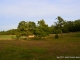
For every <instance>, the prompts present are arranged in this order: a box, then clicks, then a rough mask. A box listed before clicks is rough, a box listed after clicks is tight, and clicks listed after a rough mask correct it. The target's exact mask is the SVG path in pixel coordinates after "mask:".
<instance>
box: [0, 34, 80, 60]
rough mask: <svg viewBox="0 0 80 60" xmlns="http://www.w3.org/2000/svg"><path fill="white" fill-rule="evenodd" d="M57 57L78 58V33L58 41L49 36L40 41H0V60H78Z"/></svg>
mask: <svg viewBox="0 0 80 60" xmlns="http://www.w3.org/2000/svg"><path fill="white" fill-rule="evenodd" d="M11 37H12V36H11ZM0 38H1V36H0ZM3 38H5V39H6V38H10V36H8V37H4V36H3ZM58 56H59V57H60V56H62V57H65V56H67V57H70V56H71V57H80V34H79V33H76V34H75V33H73V34H63V35H62V36H60V38H59V39H55V38H54V35H50V36H49V37H48V38H46V39H42V40H32V39H29V40H28V39H27V40H0V60H57V59H58V60H64V59H65V60H80V58H74V59H73V58H57V57H58Z"/></svg>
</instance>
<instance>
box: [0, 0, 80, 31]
mask: <svg viewBox="0 0 80 60" xmlns="http://www.w3.org/2000/svg"><path fill="white" fill-rule="evenodd" d="M57 16H61V17H62V18H63V19H64V20H67V21H68V20H71V21H74V20H76V19H80V0H0V31H1V30H9V29H13V28H17V26H18V23H19V22H20V21H23V20H24V21H34V22H37V21H39V20H41V19H44V20H45V22H46V24H48V25H49V26H50V25H52V24H53V23H54V22H55V21H56V20H55V18H56V17H57Z"/></svg>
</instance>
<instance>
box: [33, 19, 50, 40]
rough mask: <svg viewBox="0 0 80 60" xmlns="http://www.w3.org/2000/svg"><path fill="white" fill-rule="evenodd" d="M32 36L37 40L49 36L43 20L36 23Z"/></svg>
mask: <svg viewBox="0 0 80 60" xmlns="http://www.w3.org/2000/svg"><path fill="white" fill-rule="evenodd" d="M34 35H35V36H36V37H39V38H42V37H45V36H48V35H49V27H48V25H47V24H46V23H45V21H44V20H43V19H42V20H40V21H38V24H37V26H36V28H35V32H34Z"/></svg>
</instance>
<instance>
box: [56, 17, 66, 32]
mask: <svg viewBox="0 0 80 60" xmlns="http://www.w3.org/2000/svg"><path fill="white" fill-rule="evenodd" d="M56 19H57V20H58V21H57V22H55V29H56V32H60V33H62V29H63V27H64V22H65V21H64V19H63V18H61V17H60V16H58V17H57V18H56Z"/></svg>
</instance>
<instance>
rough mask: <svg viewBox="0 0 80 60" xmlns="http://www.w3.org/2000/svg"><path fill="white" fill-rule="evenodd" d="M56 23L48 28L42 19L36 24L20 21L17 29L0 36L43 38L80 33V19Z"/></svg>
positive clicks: (60, 18) (2, 33) (2, 32)
mask: <svg viewBox="0 0 80 60" xmlns="http://www.w3.org/2000/svg"><path fill="white" fill-rule="evenodd" d="M56 20H57V22H54V24H53V25H51V26H48V24H46V23H45V21H44V19H42V20H39V21H38V22H37V24H36V23H35V22H33V21H27V22H26V21H21V22H19V24H18V27H17V29H10V30H8V31H0V35H16V37H17V38H19V37H20V36H26V37H28V36H29V35H35V37H39V38H42V37H45V36H48V35H49V34H59V33H61V34H62V33H69V32H77V31H80V19H78V20H75V21H65V20H64V19H63V18H62V17H60V16H58V17H57V18H56Z"/></svg>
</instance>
